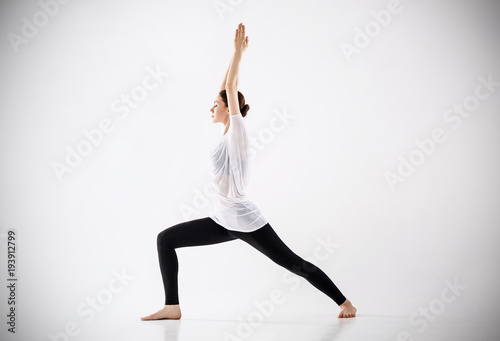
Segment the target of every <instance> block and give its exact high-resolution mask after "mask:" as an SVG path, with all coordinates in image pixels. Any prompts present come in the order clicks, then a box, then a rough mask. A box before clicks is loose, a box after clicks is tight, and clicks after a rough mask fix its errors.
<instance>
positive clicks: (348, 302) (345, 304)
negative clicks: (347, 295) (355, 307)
mask: <svg viewBox="0 0 500 341" xmlns="http://www.w3.org/2000/svg"><path fill="white" fill-rule="evenodd" d="M351 305H352V304H351V301H349V300H348V299H346V300H345V301H344V303H342V304H341V305H340V307H347V306H351Z"/></svg>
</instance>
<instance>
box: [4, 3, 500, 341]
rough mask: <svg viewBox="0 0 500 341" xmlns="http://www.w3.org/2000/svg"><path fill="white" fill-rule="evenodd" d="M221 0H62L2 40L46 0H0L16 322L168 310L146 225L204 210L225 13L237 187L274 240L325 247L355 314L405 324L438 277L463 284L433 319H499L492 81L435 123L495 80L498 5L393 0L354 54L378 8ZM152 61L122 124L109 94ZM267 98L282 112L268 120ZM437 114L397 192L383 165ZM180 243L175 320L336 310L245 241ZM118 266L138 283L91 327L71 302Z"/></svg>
mask: <svg viewBox="0 0 500 341" xmlns="http://www.w3.org/2000/svg"><path fill="white" fill-rule="evenodd" d="M221 3H227V1H221ZM230 3H232V4H233V5H228V6H229V8H230V9H231V10H227V11H222V12H221V11H220V10H219V12H218V11H217V10H216V8H215V6H214V4H217V2H212V1H210V0H208V1H206V0H203V1H201V0H197V1H153V0H147V1H118V0H114V1H111V0H107V1H99V2H98V1H76V0H75V1H71V2H69V3H67V4H64V5H62V4H61V5H59V10H58V12H57V13H56V14H55V15H54V16H53V17H50V18H49V19H48V22H47V23H46V25H44V26H43V27H39V28H38V32H37V33H36V34H34V35H33V36H32V37H31V38H29V39H27V40H26V43H23V44H20V45H18V46H17V47H16V48H15V47H14V45H13V44H12V43H11V41H10V39H9V36H8V35H9V33H14V34H17V35H19V36H21V35H22V30H23V25H25V22H24V21H23V19H22V18H23V17H26V18H27V19H28V20H29V21H30V22H33V17H34V16H36V14H37V13H39V12H40V11H41V5H40V4H39V3H38V2H36V1H24V2H22V3H19V2H14V1H2V8H1V9H2V10H1V11H0V13H1V14H0V32H1V36H2V37H3V38H2V39H1V40H0V45H1V47H0V48H1V64H0V68H1V71H0V74H1V81H0V86H1V89H0V94H1V95H0V96H1V101H0V105H1V112H0V115H1V121H0V162H1V168H0V196H1V204H2V205H1V206H0V233H1V235H0V236H1V239H0V241H1V243H0V245H1V258H0V259H1V261H2V263H0V264H1V265H0V268H2V269H6V264H7V261H6V258H5V255H6V239H5V238H6V234H7V231H8V230H9V229H15V230H16V231H17V240H16V243H17V247H18V248H17V251H18V252H17V267H18V270H17V276H18V283H17V285H18V288H17V292H16V294H17V296H18V300H17V314H18V315H17V321H18V325H17V328H18V332H19V333H20V334H23V333H24V335H31V336H35V335H36V336H37V338H38V339H40V340H43V339H46V340H48V337H47V335H48V333H50V332H52V333H56V332H57V331H60V330H63V329H64V326H65V325H66V324H67V323H68V322H69V321H74V322H75V323H76V324H77V325H78V326H79V327H80V328H81V331H82V332H81V334H80V335H81V336H79V339H87V337H88V336H89V335H91V334H92V332H93V331H95V330H99V328H100V327H101V326H105V325H106V324H107V323H109V322H110V321H112V320H114V319H117V318H127V319H131V320H136V319H139V317H140V316H144V315H146V314H149V313H152V312H154V311H156V310H158V309H159V308H161V307H162V305H163V302H164V294H163V287H162V282H161V275H160V271H159V266H158V259H157V253H156V236H157V234H158V233H159V232H161V231H162V230H164V229H165V228H167V227H169V226H172V225H174V224H177V223H180V222H183V221H186V220H188V219H189V220H190V219H196V218H200V217H206V216H209V215H211V214H212V203H211V202H210V198H209V197H208V196H207V195H206V194H203V192H204V188H205V185H206V183H207V180H208V178H207V169H206V165H205V160H206V157H207V153H208V151H209V149H210V148H211V146H212V144H213V142H215V139H216V138H217V136H218V135H220V134H221V132H222V129H223V127H222V125H221V124H220V123H219V124H215V125H214V124H212V123H211V118H210V112H209V110H210V108H211V106H212V103H213V100H214V99H215V97H216V95H217V91H218V88H219V86H220V83H221V82H222V77H223V75H224V73H225V71H226V69H227V66H228V63H229V60H230V58H231V53H232V51H233V39H234V32H235V29H236V28H237V25H238V23H240V22H242V23H243V24H245V26H246V33H247V35H248V36H249V47H248V49H247V51H246V52H245V53H244V56H243V59H242V62H241V66H240V76H239V85H240V88H239V90H240V91H241V92H242V93H243V94H244V95H245V97H246V100H247V103H248V104H250V107H251V108H250V111H249V112H248V116H247V117H246V118H245V121H246V124H247V127H248V129H249V132H250V135H252V136H254V137H255V138H256V141H257V142H258V143H259V145H260V146H261V147H259V148H260V149H261V150H259V151H258V153H257V156H256V158H255V160H254V164H253V166H252V175H251V183H250V188H249V189H248V195H249V197H251V198H252V200H253V201H254V202H255V203H256V204H257V206H258V207H259V208H260V210H261V211H262V213H263V214H264V215H265V216H266V218H267V219H268V220H269V222H270V224H271V226H272V227H273V228H274V229H275V230H276V232H277V233H278V234H279V235H280V237H281V238H282V239H283V240H284V241H285V243H286V244H287V245H288V246H289V247H290V248H291V249H292V250H294V251H295V252H296V253H298V254H299V255H301V256H302V257H304V258H306V259H309V260H314V259H313V258H314V254H315V251H316V250H318V248H319V247H321V245H322V243H321V242H320V240H322V241H326V240H328V239H329V240H330V241H331V242H333V243H335V244H336V245H337V246H336V248H335V250H334V251H333V252H332V253H328V254H327V255H328V257H324V258H323V259H322V260H318V259H316V261H315V263H316V264H317V265H318V266H320V268H321V269H323V270H324V271H325V272H326V273H327V274H328V275H329V276H330V277H331V278H332V280H333V281H334V282H335V283H336V284H337V286H338V287H339V288H340V290H341V291H342V292H343V293H344V294H345V295H346V296H347V297H348V298H349V299H350V300H351V301H352V302H353V304H354V305H355V306H356V307H357V308H358V313H359V314H374V315H399V316H410V315H411V314H413V313H415V312H418V311H419V307H429V304H430V302H431V301H433V300H435V299H439V298H440V296H441V292H442V290H443V289H444V288H446V284H445V282H446V281H447V280H448V281H450V282H454V281H457V282H458V283H460V285H464V286H466V287H467V288H466V289H465V290H463V291H462V292H461V294H460V295H459V296H458V297H456V300H455V301H454V302H453V303H449V304H446V306H445V311H444V312H443V315H447V316H467V315H468V314H470V313H471V312H474V313H476V314H478V313H481V314H484V315H485V316H488V315H490V316H494V315H496V314H498V313H499V311H498V304H499V303H500V295H498V263H499V262H498V259H499V251H498V250H499V248H498V240H499V237H500V233H499V231H498V229H499V222H500V213H499V212H500V211H499V210H498V203H499V202H498V199H499V194H500V191H499V190H500V182H499V177H498V174H499V171H500V163H499V161H500V158H499V156H500V155H499V152H498V146H499V142H500V137H499V134H498V130H499V128H500V118H499V116H498V114H499V108H500V94H499V92H500V87H498V86H496V87H495V88H494V91H493V92H492V93H491V94H490V96H489V98H488V99H485V100H481V101H479V106H478V109H477V110H476V111H474V112H472V113H471V115H470V117H468V118H466V119H463V120H462V121H461V124H460V126H458V127H456V129H453V125H454V123H453V122H446V121H445V120H444V118H443V115H444V114H445V112H446V111H448V110H453V106H454V105H455V104H463V102H464V100H465V99H466V98H468V97H469V96H473V95H474V94H475V89H476V87H477V86H478V85H479V84H481V83H480V82H479V77H481V76H482V77H483V78H485V79H487V78H488V77H491V78H492V79H493V80H495V81H497V82H498V81H500V64H499V61H500V49H499V43H498V32H499V24H498V15H499V8H500V6H498V3H497V2H495V1H429V0H422V1H401V2H400V4H399V7H398V8H400V11H399V12H398V13H392V15H391V17H390V19H389V22H388V25H386V27H382V28H381V30H380V32H378V34H375V33H373V32H372V33H371V34H372V37H371V38H370V42H369V44H368V45H367V46H366V47H363V48H360V49H359V51H358V52H359V53H355V54H352V55H351V56H350V58H346V55H345V54H344V53H343V52H342V50H341V46H342V44H343V43H345V44H350V45H353V46H354V40H355V34H356V32H359V30H361V31H365V27H366V25H368V27H370V24H369V23H370V22H371V23H372V27H376V26H377V24H375V26H373V23H376V21H375V19H374V17H373V15H372V14H371V11H375V12H377V13H380V11H382V10H387V8H388V4H389V2H388V1H367V0H363V1H361V0H360V1H349V2H347V1H326V0H325V1H284V0H283V1H262V0H254V1H232V2H230ZM378 27H380V25H379V26H378ZM358 34H359V33H358ZM16 50H18V51H17V52H16ZM348 59H349V60H348ZM156 67H158V68H159V69H160V70H162V71H163V72H168V76H166V77H165V78H164V79H163V81H162V82H161V83H159V84H158V86H157V87H156V88H155V89H154V90H151V91H148V92H147V96H146V98H145V100H144V101H141V102H139V103H137V107H136V108H134V109H132V110H130V114H129V115H128V117H126V118H121V114H120V113H116V112H114V111H113V110H112V108H111V105H112V103H113V102H114V101H116V100H119V99H120V96H121V94H128V95H130V93H131V91H132V89H133V88H134V87H136V86H140V85H141V83H142V80H143V78H144V76H146V75H147V74H148V72H147V69H148V68H152V69H155V68H156ZM481 91H483V92H484V93H486V92H485V90H484V89H483V90H481ZM277 112H279V113H281V115H282V116H283V113H284V112H286V113H287V114H288V115H290V117H291V118H289V120H288V123H287V124H285V123H283V121H277V122H281V123H279V124H281V125H282V126H283V127H284V128H283V129H282V130H280V131H272V130H270V127H273V125H272V122H275V121H274V120H276V118H277V117H278V116H277V115H278V114H277ZM452 116H453V117H458V114H457V113H454V114H453V115H452ZM106 118H107V119H110V120H111V121H112V122H113V126H114V127H115V129H114V131H113V132H111V133H109V134H104V135H103V140H102V143H100V144H99V145H97V146H95V147H93V149H92V151H91V152H90V153H89V155H87V156H84V157H83V158H82V160H81V162H80V164H78V165H77V166H76V167H73V168H72V172H67V173H64V174H63V175H62V177H61V178H62V180H60V179H58V176H57V175H56V172H55V171H54V168H53V165H54V163H61V164H65V162H66V161H65V158H66V156H67V153H68V151H67V148H68V147H69V148H73V149H76V148H77V145H78V144H79V143H80V142H81V141H84V140H86V137H85V135H84V134H83V133H82V131H83V130H85V129H87V130H92V129H96V128H98V127H99V124H100V122H101V121H102V120H103V119H106ZM438 128H439V129H442V131H444V134H445V135H446V140H445V141H444V142H442V143H436V144H435V148H434V150H433V152H432V153H430V155H425V156H424V160H423V162H422V163H421V164H420V165H419V166H415V169H414V171H413V172H412V173H411V174H409V175H408V176H406V177H404V181H402V182H398V183H396V184H395V185H394V186H393V187H394V188H393V189H391V186H390V185H389V183H388V181H387V179H386V177H385V174H386V173H387V172H393V173H394V174H397V173H398V167H400V166H399V165H400V163H401V158H403V159H405V160H408V159H409V157H410V155H412V152H413V153H414V155H416V154H415V151H416V150H418V147H417V146H416V144H415V140H420V141H422V140H423V139H428V138H431V137H432V132H433V131H434V130H435V129H438ZM417 153H418V152H417ZM421 155H424V154H421ZM415 160H416V159H415ZM200 193H201V194H200ZM189 207H190V208H191V209H192V211H186V209H187V208H189ZM183 210H184V211H183ZM183 212H184V213H183ZM186 212H187V213H186ZM177 252H178V257H179V262H180V272H179V285H180V301H181V308H182V311H183V316H184V317H185V318H207V319H238V318H239V317H241V318H244V317H246V316H247V315H248V314H249V313H250V312H251V311H253V310H255V306H254V302H257V301H262V300H264V299H269V297H270V295H271V292H273V290H280V291H281V292H283V295H284V296H283V297H284V302H283V303H282V304H280V305H278V306H276V307H275V310H274V313H273V314H272V316H270V317H269V319H280V318H283V317H286V316H288V315H287V314H294V315H299V314H310V313H311V314H312V313H324V314H332V317H334V316H336V314H337V311H338V307H337V306H336V304H335V303H334V302H333V301H331V300H330V299H329V298H328V297H326V296H325V295H324V294H322V293H321V292H320V291H318V290H317V289H315V288H314V287H312V286H311V285H310V284H308V283H307V282H306V281H305V280H302V279H300V281H298V283H300V285H299V286H298V288H297V287H295V286H293V283H295V282H291V280H288V281H287V280H284V279H283V276H285V274H286V270H284V269H282V268H279V267H278V266H277V265H275V264H274V263H272V262H271V261H269V260H268V259H267V258H266V257H265V256H263V255H261V254H260V253H259V252H258V251H256V250H254V249H252V248H251V247H250V246H248V245H247V244H245V243H244V242H242V241H239V240H237V241H232V242H229V243H224V244H218V245H213V246H203V247H197V248H184V249H178V250H177ZM321 254H322V255H325V254H326V253H325V251H324V250H323V251H322V253H321ZM114 269H116V270H117V271H119V272H121V271H124V272H126V273H127V274H128V275H130V276H131V277H133V279H132V280H129V281H128V282H127V284H126V285H124V286H123V287H122V288H123V290H122V291H121V292H119V293H116V294H113V295H112V300H111V302H110V303H109V302H106V303H109V304H100V307H101V308H100V309H99V310H100V311H97V312H96V313H95V314H96V315H95V318H94V319H93V320H91V321H87V320H86V318H87V317H88V316H89V315H86V316H81V315H79V314H78V313H77V312H76V310H77V307H79V306H80V305H81V304H84V307H85V309H87V310H89V309H91V308H90V306H89V305H87V303H86V302H87V299H88V298H92V297H94V298H95V297H96V296H98V295H99V294H100V295H101V299H102V298H103V297H107V296H106V292H105V291H106V290H107V288H108V284H109V283H110V280H112V278H114V275H113V272H112V271H113V270H114ZM0 278H2V284H1V285H2V287H3V288H4V289H3V290H2V293H3V294H2V299H1V303H0V312H1V315H2V316H5V315H6V314H7V313H8V305H7V290H6V289H5V287H6V285H7V281H6V278H7V275H6V271H5V270H2V275H1V276H0ZM286 278H288V279H290V278H292V277H291V276H288V277H286ZM296 285H297V284H296ZM115 286H116V287H119V285H118V284H116V283H115ZM478 307H480V308H478ZM94 311H95V310H94ZM2 321H4V319H2ZM5 321H6V318H5ZM408 329H409V330H415V327H414V326H410V325H409V324H408ZM1 333H2V335H7V332H6V325H5V324H4V323H3V322H2V331H1ZM9 337H10V336H9Z"/></svg>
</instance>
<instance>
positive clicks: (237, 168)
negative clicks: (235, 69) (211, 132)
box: [207, 113, 268, 232]
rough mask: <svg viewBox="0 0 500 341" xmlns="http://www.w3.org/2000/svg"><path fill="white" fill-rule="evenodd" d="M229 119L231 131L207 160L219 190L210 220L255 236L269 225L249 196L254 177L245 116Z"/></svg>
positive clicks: (212, 180) (211, 182)
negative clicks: (246, 189)
mask: <svg viewBox="0 0 500 341" xmlns="http://www.w3.org/2000/svg"><path fill="white" fill-rule="evenodd" d="M229 117H230V118H229V119H230V123H229V129H228V131H227V132H226V134H224V135H222V136H221V137H220V138H219V140H218V141H217V143H216V144H215V146H214V147H213V148H212V149H211V151H210V156H209V158H208V160H207V161H208V170H209V173H210V177H211V181H210V184H211V185H212V187H213V188H214V190H215V198H214V208H215V213H214V214H213V215H212V216H210V218H212V219H213V220H214V221H215V222H216V223H217V224H219V225H222V226H223V227H225V228H226V229H228V230H233V231H241V232H252V231H255V230H257V229H259V228H261V227H262V226H264V225H265V224H267V222H268V221H267V220H266V219H265V218H264V217H263V216H262V214H261V212H260V211H259V209H258V208H257V206H256V205H255V204H254V203H253V202H252V201H250V200H249V199H248V198H247V196H246V194H245V188H246V187H247V185H248V180H249V175H250V173H249V170H250V153H249V150H248V149H249V147H250V139H249V137H248V132H247V130H246V127H245V122H244V121H243V116H242V115H241V113H239V114H237V115H229Z"/></svg>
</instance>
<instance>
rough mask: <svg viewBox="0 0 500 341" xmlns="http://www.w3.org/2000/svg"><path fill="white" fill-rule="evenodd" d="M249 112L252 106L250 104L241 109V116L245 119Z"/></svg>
mask: <svg viewBox="0 0 500 341" xmlns="http://www.w3.org/2000/svg"><path fill="white" fill-rule="evenodd" d="M248 110H250V106H249V105H248V104H245V105H244V106H242V107H241V116H243V117H245V115H246V114H247V112H248Z"/></svg>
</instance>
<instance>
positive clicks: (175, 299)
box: [157, 217, 346, 305]
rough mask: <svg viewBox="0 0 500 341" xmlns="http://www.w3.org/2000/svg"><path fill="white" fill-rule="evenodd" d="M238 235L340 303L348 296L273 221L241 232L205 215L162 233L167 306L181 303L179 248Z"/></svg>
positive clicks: (160, 246) (159, 242)
mask: <svg viewBox="0 0 500 341" xmlns="http://www.w3.org/2000/svg"><path fill="white" fill-rule="evenodd" d="M237 238H239V239H241V240H243V241H245V242H246V243H248V244H250V245H251V246H253V247H254V248H256V249H257V250H259V251H260V252H262V253H263V254H264V255H266V256H267V257H269V258H270V259H271V260H272V261H273V262H275V263H276V264H278V265H281V266H282V267H284V268H286V269H288V270H290V271H291V272H292V273H294V274H297V275H299V276H301V277H303V278H305V279H306V280H307V281H309V283H311V284H312V285H314V286H315V287H316V288H318V289H319V290H321V291H322V292H323V293H325V294H326V295H327V296H328V297H330V298H331V299H332V300H334V301H335V303H337V304H338V305H341V304H342V303H344V302H345V300H346V298H345V296H344V295H343V294H342V293H341V292H340V290H339V289H338V288H337V286H336V285H335V284H334V283H333V282H332V281H331V279H330V278H328V276H327V275H326V274H325V273H324V272H323V271H322V270H321V269H320V268H318V267H317V266H315V265H314V264H312V263H310V262H308V261H306V260H304V259H302V258H301V257H299V256H298V255H296V254H295V253H294V252H293V251H292V250H290V248H288V246H286V245H285V243H283V241H282V240H281V239H280V238H279V237H278V235H277V234H276V232H275V231H274V230H273V228H272V227H271V225H269V223H267V224H266V225H264V226H263V227H261V228H259V229H257V230H256V231H253V232H239V231H230V230H227V229H226V228H224V227H223V226H220V225H219V224H217V223H216V222H215V221H214V220H213V219H212V218H210V217H205V218H200V219H195V220H191V221H186V222H183V223H180V224H177V225H174V226H171V227H169V228H167V229H165V230H163V231H162V232H160V233H159V234H158V238H157V246H158V258H159V261H160V270H161V275H162V278H163V287H164V289H165V305H167V304H179V294H178V288H177V274H178V271H179V263H178V261H177V254H176V252H175V249H176V248H179V247H186V246H198V245H209V244H217V243H222V242H227V241H230V240H235V239H237Z"/></svg>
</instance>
